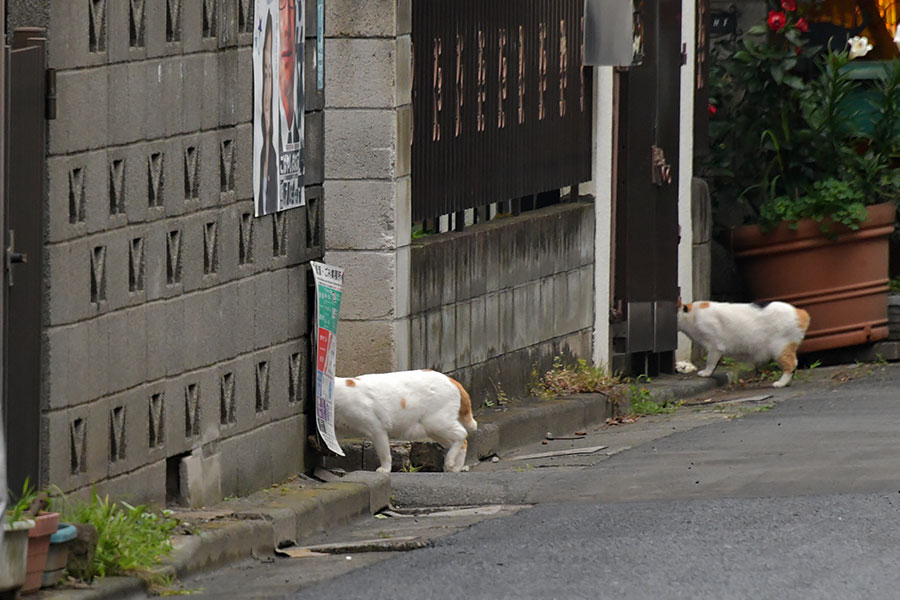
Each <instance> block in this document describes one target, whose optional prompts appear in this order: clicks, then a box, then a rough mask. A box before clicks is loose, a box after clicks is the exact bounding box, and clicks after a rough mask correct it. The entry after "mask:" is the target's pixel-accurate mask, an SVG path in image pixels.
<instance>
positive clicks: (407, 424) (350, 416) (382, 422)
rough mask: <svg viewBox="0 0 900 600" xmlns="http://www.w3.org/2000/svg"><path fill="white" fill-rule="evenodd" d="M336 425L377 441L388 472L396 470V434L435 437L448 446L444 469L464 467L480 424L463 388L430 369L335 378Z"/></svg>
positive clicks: (382, 468) (340, 431)
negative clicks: (393, 446) (393, 456)
mask: <svg viewBox="0 0 900 600" xmlns="http://www.w3.org/2000/svg"><path fill="white" fill-rule="evenodd" d="M334 424H335V428H336V430H337V432H338V435H347V434H357V435H362V436H365V437H366V438H368V439H370V440H372V443H373V444H374V445H375V452H376V453H377V455H378V461H379V463H380V466H379V467H378V469H376V470H377V471H379V472H382V473H389V472H390V470H391V447H390V441H389V440H390V439H391V438H393V439H400V440H410V441H415V440H425V439H430V440H433V441H435V442H437V443H439V444H440V445H442V446H443V447H444V448H447V449H448V450H447V455H446V456H445V458H444V470H445V471H454V472H457V471H461V470H462V469H463V467H464V465H465V463H466V448H467V447H468V441H467V438H468V435H469V433H472V432H473V431H475V430H476V429H477V428H478V423H476V422H475V419H474V418H473V417H472V402H471V400H470V398H469V394H468V393H467V392H466V390H465V389H464V388H463V386H462V385H461V384H460V383H459V382H458V381H456V380H455V379H453V378H451V377H447V376H446V375H444V374H443V373H438V372H437V371H432V370H430V369H423V370H419V371H400V372H396V373H379V374H372V375H361V376H359V377H335V380H334Z"/></svg>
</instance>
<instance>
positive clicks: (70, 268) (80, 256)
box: [44, 241, 91, 325]
mask: <svg viewBox="0 0 900 600" xmlns="http://www.w3.org/2000/svg"><path fill="white" fill-rule="evenodd" d="M90 265H91V263H90V255H89V250H88V244H87V242H86V241H78V242H73V243H65V244H57V245H53V246H49V247H48V248H47V252H46V253H45V259H44V268H45V269H47V272H48V273H49V278H48V287H47V296H48V302H47V304H48V315H47V321H48V323H47V324H48V325H62V324H64V323H70V322H72V321H74V320H77V319H79V318H86V317H88V316H90V314H91V307H90V300H91V297H90V292H91V290H90V285H91V271H90V269H91V266H90ZM85 296H86V297H85Z"/></svg>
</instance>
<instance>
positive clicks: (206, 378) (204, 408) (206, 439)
mask: <svg viewBox="0 0 900 600" xmlns="http://www.w3.org/2000/svg"><path fill="white" fill-rule="evenodd" d="M195 377H196V378H197V379H198V380H199V381H200V388H201V392H202V393H201V394H200V439H199V444H202V445H203V446H204V452H206V453H210V452H215V448H216V441H217V440H218V439H219V430H220V427H221V426H220V418H219V417H220V415H219V374H218V368H217V367H215V366H213V367H209V368H206V369H202V370H200V371H197V372H196V375H195ZM196 445H197V444H196V442H195V446H196Z"/></svg>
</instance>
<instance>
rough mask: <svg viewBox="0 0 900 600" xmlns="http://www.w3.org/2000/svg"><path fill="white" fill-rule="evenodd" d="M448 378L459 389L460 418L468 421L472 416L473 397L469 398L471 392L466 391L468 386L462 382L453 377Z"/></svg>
mask: <svg viewBox="0 0 900 600" xmlns="http://www.w3.org/2000/svg"><path fill="white" fill-rule="evenodd" d="M447 379H449V380H450V382H451V383H452V384H453V385H455V386H456V389H458V390H459V420H460V421H463V422H465V421H468V420H469V419H471V418H472V399H471V398H469V392H467V391H466V388H464V387H463V386H462V384H461V383H460V382H458V381H457V380H455V379H453V378H452V377H448V378H447Z"/></svg>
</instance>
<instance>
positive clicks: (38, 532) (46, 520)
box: [22, 512, 59, 594]
mask: <svg viewBox="0 0 900 600" xmlns="http://www.w3.org/2000/svg"><path fill="white" fill-rule="evenodd" d="M34 523H35V525H34V527H32V528H31V529H30V530H29V531H28V572H27V574H26V575H25V585H23V586H22V593H23V594H27V593H29V592H34V591H36V590H39V589H41V578H42V577H43V575H44V565H45V564H46V562H47V551H48V550H49V549H50V536H51V535H53V534H54V533H56V529H57V528H58V526H59V513H55V512H51V513H40V514H39V515H38V516H36V517H35V518H34Z"/></svg>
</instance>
